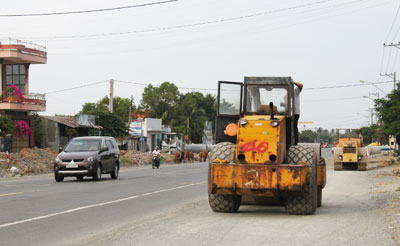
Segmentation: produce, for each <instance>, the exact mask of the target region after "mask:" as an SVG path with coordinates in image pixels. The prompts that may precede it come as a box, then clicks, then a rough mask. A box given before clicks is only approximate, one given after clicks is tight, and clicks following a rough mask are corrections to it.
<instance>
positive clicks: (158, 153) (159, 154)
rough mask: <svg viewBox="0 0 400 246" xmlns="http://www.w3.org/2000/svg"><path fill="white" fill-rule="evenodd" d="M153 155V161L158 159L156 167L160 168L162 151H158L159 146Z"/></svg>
mask: <svg viewBox="0 0 400 246" xmlns="http://www.w3.org/2000/svg"><path fill="white" fill-rule="evenodd" d="M152 154H153V159H154V157H156V162H157V163H156V166H157V167H159V166H160V156H161V151H160V150H158V146H156V148H155V149H154V150H153V152H152Z"/></svg>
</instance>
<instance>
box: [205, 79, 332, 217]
mask: <svg viewBox="0 0 400 246" xmlns="http://www.w3.org/2000/svg"><path fill="white" fill-rule="evenodd" d="M217 112H218V114H217V120H216V141H217V144H216V145H215V146H214V147H213V150H212V152H211V154H210V167H209V187H208V193H209V202H210V206H211V208H212V209H213V210H214V211H215V212H236V211H237V210H238V209H239V206H240V204H241V200H242V196H246V197H275V198H278V199H279V200H281V201H282V202H283V203H284V204H285V206H286V209H287V211H288V213H290V214H313V213H314V211H315V209H316V207H317V206H320V205H321V199H322V188H323V187H324V186H325V184H326V175H325V174H326V168H325V162H324V160H323V159H322V158H321V157H320V153H321V152H320V145H319V144H313V145H312V144H311V145H307V144H305V145H294V142H295V138H294V121H293V120H292V119H293V117H294V113H293V112H294V86H293V84H292V79H291V78H290V77H245V81H244V83H238V82H226V81H220V82H219V84H218V110H217Z"/></svg>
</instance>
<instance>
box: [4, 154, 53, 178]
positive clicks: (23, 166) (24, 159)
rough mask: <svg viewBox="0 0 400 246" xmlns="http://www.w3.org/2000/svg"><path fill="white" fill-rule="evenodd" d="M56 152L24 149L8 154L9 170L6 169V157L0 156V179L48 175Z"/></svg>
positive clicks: (51, 169)
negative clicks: (28, 175) (27, 175)
mask: <svg viewBox="0 0 400 246" xmlns="http://www.w3.org/2000/svg"><path fill="white" fill-rule="evenodd" d="M56 156H57V152H55V151H53V150H51V149H50V148H46V149H39V148H36V147H35V148H33V149H29V148H25V149H22V150H21V152H19V153H10V167H14V168H10V169H8V168H7V167H8V166H7V161H6V155H5V154H4V153H2V154H1V155H0V177H12V176H21V175H26V174H40V173H50V172H52V171H53V163H54V159H55V157H56Z"/></svg>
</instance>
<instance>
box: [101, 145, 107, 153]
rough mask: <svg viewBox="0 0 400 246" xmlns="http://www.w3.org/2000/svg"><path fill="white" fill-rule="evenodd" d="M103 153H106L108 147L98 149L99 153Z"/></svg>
mask: <svg viewBox="0 0 400 246" xmlns="http://www.w3.org/2000/svg"><path fill="white" fill-rule="evenodd" d="M105 151H108V147H107V146H105V147H101V148H100V152H105Z"/></svg>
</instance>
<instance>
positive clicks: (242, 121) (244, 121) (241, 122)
mask: <svg viewBox="0 0 400 246" xmlns="http://www.w3.org/2000/svg"><path fill="white" fill-rule="evenodd" d="M239 123H240V124H241V125H242V126H244V125H246V124H247V119H240V120H239Z"/></svg>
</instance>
